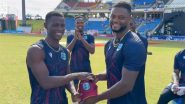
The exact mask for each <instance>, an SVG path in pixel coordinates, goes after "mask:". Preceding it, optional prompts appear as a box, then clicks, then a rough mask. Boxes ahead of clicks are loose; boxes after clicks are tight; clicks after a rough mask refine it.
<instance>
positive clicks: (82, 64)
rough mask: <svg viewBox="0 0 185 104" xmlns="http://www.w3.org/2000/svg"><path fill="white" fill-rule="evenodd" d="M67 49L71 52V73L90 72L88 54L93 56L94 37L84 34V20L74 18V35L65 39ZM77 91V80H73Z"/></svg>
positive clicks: (80, 17) (78, 17) (79, 17)
mask: <svg viewBox="0 0 185 104" xmlns="http://www.w3.org/2000/svg"><path fill="white" fill-rule="evenodd" d="M67 49H68V50H69V51H70V52H71V61H70V69H71V72H72V73H73V72H92V71H91V65H90V60H89V53H90V54H94V52H95V45H94V37H93V36H92V35H87V34H85V33H84V18H83V17H82V16H77V17H75V35H69V36H68V37H67ZM74 83H75V87H76V89H78V80H74Z"/></svg>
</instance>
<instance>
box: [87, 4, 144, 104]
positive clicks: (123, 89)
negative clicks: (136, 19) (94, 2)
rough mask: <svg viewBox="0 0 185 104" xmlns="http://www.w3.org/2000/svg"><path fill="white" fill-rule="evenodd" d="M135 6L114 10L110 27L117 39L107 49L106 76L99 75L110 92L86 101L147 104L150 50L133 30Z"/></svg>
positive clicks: (124, 5) (125, 6)
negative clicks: (147, 49)
mask: <svg viewBox="0 0 185 104" xmlns="http://www.w3.org/2000/svg"><path fill="white" fill-rule="evenodd" d="M130 19H131V6H130V4H128V3H126V2H119V3H117V4H115V5H114V6H113V8H112V10H111V15H110V27H111V29H112V31H113V34H114V39H112V40H110V41H109V42H108V43H107V44H106V45H105V51H104V53H105V61H106V73H102V74H98V75H96V81H97V80H107V86H108V89H107V91H105V92H103V93H101V94H99V95H98V96H96V97H91V98H89V99H87V100H85V101H84V103H85V104H94V103H96V102H98V101H101V100H105V99H108V104H146V103H147V102H146V98H145V83H144V73H145V68H144V67H143V66H144V65H145V61H146V49H145V46H144V44H143V42H142V41H141V39H140V38H139V37H138V36H137V34H135V33H134V32H131V31H130V30H129V28H130V26H129V25H130Z"/></svg>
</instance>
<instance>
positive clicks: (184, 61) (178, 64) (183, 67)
mask: <svg viewBox="0 0 185 104" xmlns="http://www.w3.org/2000/svg"><path fill="white" fill-rule="evenodd" d="M172 78H173V82H172V83H170V84H169V85H168V86H167V87H166V88H165V89H164V90H163V92H162V93H161V95H160V97H159V100H158V103H157V104H168V102H170V101H171V100H173V99H175V98H184V96H185V95H182V96H180V95H177V91H178V88H177V87H179V86H183V87H185V49H184V50H181V51H179V52H178V53H177V54H176V55H175V58H174V70H173V74H172ZM172 86H173V87H172ZM172 89H173V90H172Z"/></svg>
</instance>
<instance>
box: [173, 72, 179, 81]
mask: <svg viewBox="0 0 185 104" xmlns="http://www.w3.org/2000/svg"><path fill="white" fill-rule="evenodd" d="M173 83H175V84H179V75H177V74H176V73H173Z"/></svg>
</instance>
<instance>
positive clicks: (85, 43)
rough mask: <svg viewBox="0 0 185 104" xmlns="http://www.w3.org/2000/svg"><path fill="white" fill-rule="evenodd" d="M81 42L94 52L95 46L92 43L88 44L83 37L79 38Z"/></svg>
mask: <svg viewBox="0 0 185 104" xmlns="http://www.w3.org/2000/svg"><path fill="white" fill-rule="evenodd" d="M81 41H82V43H83V44H84V46H85V48H86V49H87V50H88V51H89V52H90V53H91V54H93V53H94V52H95V47H94V45H91V44H89V43H88V42H87V41H86V40H85V39H82V40H81Z"/></svg>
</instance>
